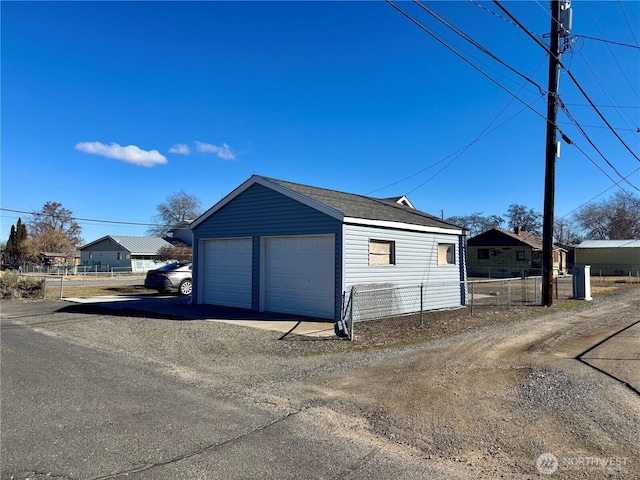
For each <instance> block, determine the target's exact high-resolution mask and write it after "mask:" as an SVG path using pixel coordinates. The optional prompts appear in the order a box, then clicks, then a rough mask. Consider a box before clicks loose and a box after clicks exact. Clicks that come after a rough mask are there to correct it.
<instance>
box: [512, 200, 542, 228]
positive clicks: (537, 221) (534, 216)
mask: <svg viewBox="0 0 640 480" xmlns="http://www.w3.org/2000/svg"><path fill="white" fill-rule="evenodd" d="M504 217H505V218H506V219H507V222H508V224H509V228H510V229H511V230H515V229H516V228H519V229H520V230H522V231H524V232H529V233H532V234H534V235H538V236H541V235H542V214H541V213H538V212H536V211H535V210H533V208H527V207H526V206H524V205H518V204H515V203H514V204H512V205H509V208H508V210H507V213H506V214H505V215H504Z"/></svg>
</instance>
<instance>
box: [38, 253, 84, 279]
mask: <svg viewBox="0 0 640 480" xmlns="http://www.w3.org/2000/svg"><path fill="white" fill-rule="evenodd" d="M41 258H42V267H43V268H44V271H45V272H47V273H54V274H59V273H63V274H68V273H76V267H77V266H78V265H79V264H80V252H79V251H77V250H76V251H75V252H73V253H61V252H42V254H41Z"/></svg>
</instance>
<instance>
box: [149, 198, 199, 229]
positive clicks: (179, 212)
mask: <svg viewBox="0 0 640 480" xmlns="http://www.w3.org/2000/svg"><path fill="white" fill-rule="evenodd" d="M156 210H157V211H158V214H157V215H156V216H155V217H153V223H154V224H155V225H154V226H153V227H150V228H149V229H148V230H147V235H150V236H154V237H164V236H165V235H166V233H167V231H168V230H169V229H171V228H173V227H176V226H178V225H180V224H184V223H188V222H191V221H193V220H194V219H196V218H197V217H199V216H200V214H201V213H202V209H201V203H200V200H199V199H198V198H197V197H195V196H194V195H189V194H187V193H185V192H184V190H180V191H179V192H176V193H173V194H172V195H170V196H169V197H168V198H167V200H166V201H164V202H162V203H159V204H158V205H157V206H156Z"/></svg>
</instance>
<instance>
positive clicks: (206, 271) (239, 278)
mask: <svg viewBox="0 0 640 480" xmlns="http://www.w3.org/2000/svg"><path fill="white" fill-rule="evenodd" d="M252 243H253V242H252V239H251V237H248V238H215V239H203V240H201V241H200V252H201V254H200V268H199V269H198V272H199V275H198V276H199V279H198V280H199V282H198V303H205V304H212V305H222V306H225V307H238V308H247V309H250V308H251V290H252V288H251V284H252V281H251V276H252Z"/></svg>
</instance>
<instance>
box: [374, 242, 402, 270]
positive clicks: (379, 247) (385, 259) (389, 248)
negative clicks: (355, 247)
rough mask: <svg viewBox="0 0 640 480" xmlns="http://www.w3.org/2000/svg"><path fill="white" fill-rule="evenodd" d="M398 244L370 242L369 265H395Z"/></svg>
mask: <svg viewBox="0 0 640 480" xmlns="http://www.w3.org/2000/svg"><path fill="white" fill-rule="evenodd" d="M395 264H396V242H393V241H391V240H369V265H395Z"/></svg>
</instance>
